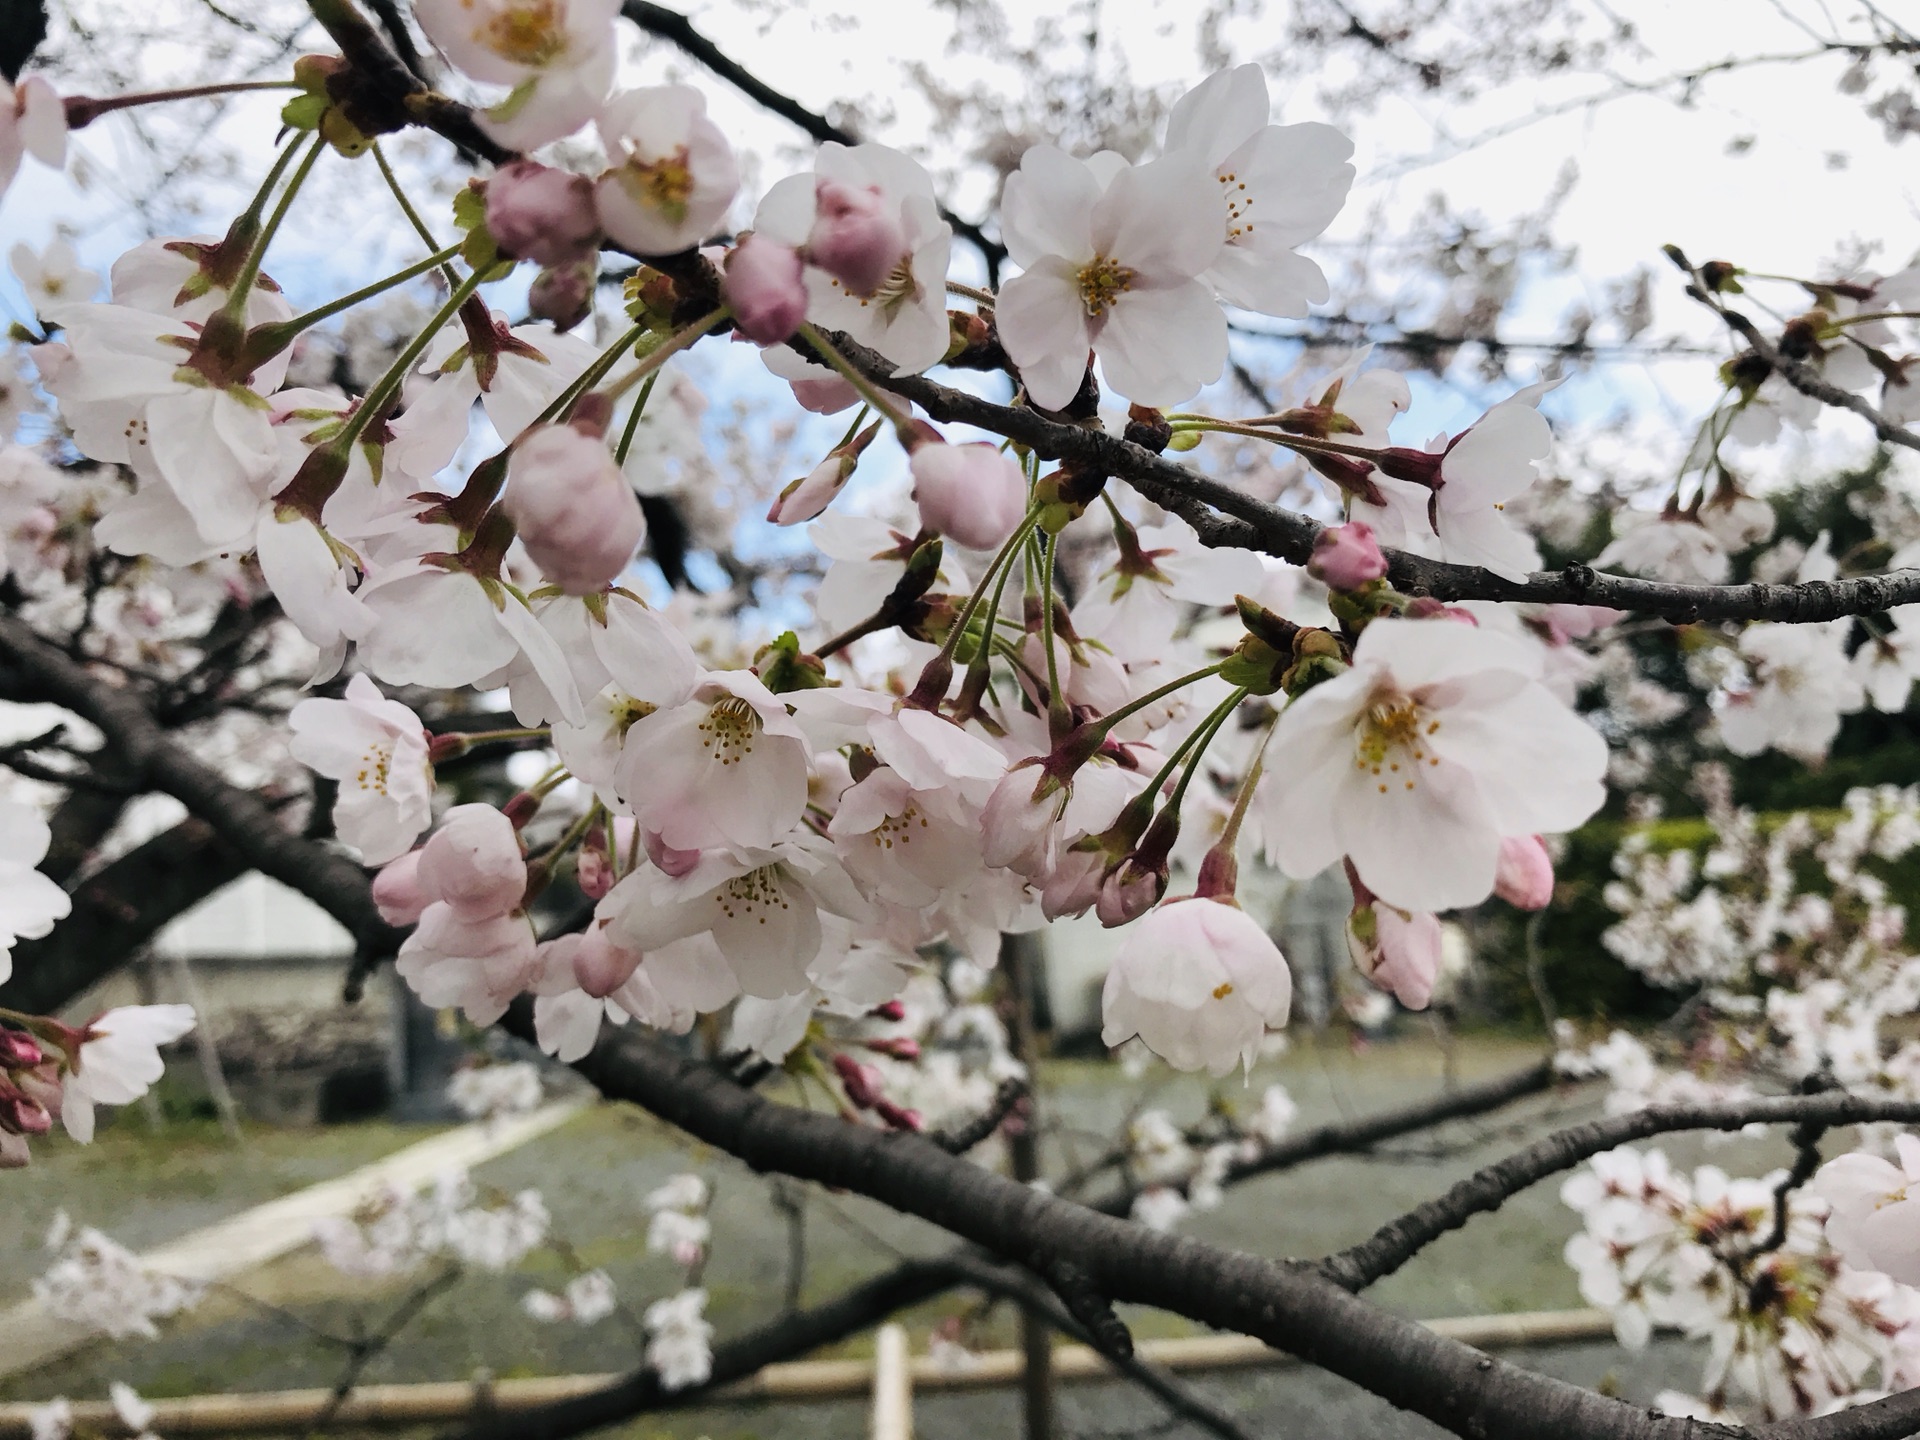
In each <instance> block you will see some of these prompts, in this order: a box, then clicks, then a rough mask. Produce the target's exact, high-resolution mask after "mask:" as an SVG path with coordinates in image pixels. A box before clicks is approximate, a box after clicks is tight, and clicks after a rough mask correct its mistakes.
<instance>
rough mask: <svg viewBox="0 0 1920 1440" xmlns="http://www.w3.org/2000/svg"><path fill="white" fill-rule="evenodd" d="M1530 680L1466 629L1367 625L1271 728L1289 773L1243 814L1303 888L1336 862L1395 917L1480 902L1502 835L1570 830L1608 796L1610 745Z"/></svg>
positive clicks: (1498, 641) (1505, 647) (1506, 649)
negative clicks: (1254, 813)
mask: <svg viewBox="0 0 1920 1440" xmlns="http://www.w3.org/2000/svg"><path fill="white" fill-rule="evenodd" d="M1538 674H1539V666H1538V663H1537V662H1536V661H1535V659H1534V658H1533V656H1532V655H1530V654H1529V653H1528V652H1527V651H1526V650H1524V649H1522V648H1521V647H1520V646H1519V645H1517V644H1516V643H1514V642H1513V641H1510V640H1508V639H1506V638H1505V637H1502V636H1498V635H1494V634H1490V633H1488V632H1486V631H1482V630H1478V629H1475V628H1474V627H1472V626H1468V625H1456V624H1452V623H1448V622H1443V621H1431V620H1376V621H1374V622H1373V623H1372V624H1371V625H1369V626H1368V627H1367V629H1366V631H1365V633H1364V634H1362V635H1361V637H1360V643H1359V645H1358V646H1356V647H1355V649H1354V654H1353V666H1352V668H1351V669H1350V670H1348V671H1347V672H1346V673H1345V674H1342V675H1339V676H1337V677H1335V678H1334V679H1332V680H1328V681H1326V682H1325V683H1324V684H1321V685H1318V686H1315V687H1314V688H1313V689H1311V690H1308V691H1307V692H1306V693H1305V694H1303V695H1301V696H1299V697H1298V698H1296V699H1295V700H1294V701H1293V702H1292V703H1291V704H1290V705H1288V707H1287V708H1286V710H1285V711H1284V712H1282V714H1281V717H1280V722H1279V725H1278V727H1277V728H1276V729H1275V731H1274V739H1273V744H1274V745H1275V746H1276V747H1277V748H1278V749H1279V750H1280V751H1281V752H1282V753H1284V754H1286V755H1287V757H1288V763H1287V765H1286V766H1285V767H1284V769H1277V770H1274V771H1270V772H1269V773H1268V775H1267V777H1266V779H1265V780H1264V781H1263V782H1262V786H1261V789H1260V792H1259V794H1258V796H1257V797H1256V800H1255V804H1256V805H1258V806H1261V807H1263V814H1262V821H1261V833H1262V834H1264V835H1265V836H1267V837H1268V845H1269V847H1270V850H1271V851H1272V853H1273V856H1274V859H1275V860H1276V862H1277V863H1278V864H1279V865H1280V868H1281V869H1283V870H1284V871H1286V873H1287V874H1289V875H1291V876H1293V877H1295V878H1296V879H1306V878H1307V877H1309V876H1311V875H1317V874H1318V873H1319V872H1320V871H1322V870H1324V869H1326V867H1327V866H1328V865H1330V864H1332V863H1334V862H1335V861H1336V860H1338V859H1339V858H1340V857H1341V856H1342V855H1345V856H1347V857H1349V858H1350V859H1351V860H1352V861H1353V863H1354V866H1355V867H1356V869H1357V870H1358V872H1359V875H1360V878H1361V879H1362V880H1363V881H1365V882H1366V885H1367V887H1368V889H1370V890H1372V891H1373V893H1375V894H1376V895H1378V896H1380V898H1381V899H1383V900H1385V901H1387V902H1388V903H1389V904H1391V905H1395V906H1399V907H1401V908H1403V909H1407V910H1429V911H1437V910H1444V909H1450V908H1452V907H1454V906H1458V905H1471V904H1474V903H1476V902H1477V901H1480V900H1483V899H1485V898H1486V897H1487V895H1489V894H1490V893H1492V890H1493V885H1494V879H1495V876H1496V873H1497V871H1498V865H1499V856H1500V842H1501V840H1502V839H1503V838H1504V837H1505V836H1508V835H1516V834H1531V833H1559V832H1561V831H1565V830H1571V829H1573V828H1574V827H1575V826H1577V825H1579V824H1580V823H1581V822H1582V821H1584V820H1585V819H1586V818H1587V817H1588V816H1589V815H1591V814H1592V813H1593V812H1594V811H1595V810H1596V809H1598V808H1599V806H1600V803H1601V800H1602V799H1603V798H1604V790H1603V788H1602V785H1601V777H1602V776H1603V775H1604V773H1605V771H1606V762H1607V747H1606V743H1605V742H1604V741H1603V740H1602V739H1601V738H1600V736H1599V735H1598V734H1597V733H1596V732H1595V731H1594V730H1593V729H1592V728H1591V727H1590V726H1588V725H1587V724H1585V723H1584V722H1583V721H1582V720H1580V719H1579V717H1578V716H1576V715H1575V714H1574V713H1573V712H1572V711H1571V710H1569V709H1567V707H1566V706H1565V705H1563V704H1561V703H1560V702H1559V701H1558V700H1556V699H1554V698H1553V696H1552V695H1551V694H1549V693H1548V691H1547V690H1546V689H1545V687H1544V686H1542V685H1541V684H1540V683H1539V680H1538V678H1537V677H1538Z"/></svg>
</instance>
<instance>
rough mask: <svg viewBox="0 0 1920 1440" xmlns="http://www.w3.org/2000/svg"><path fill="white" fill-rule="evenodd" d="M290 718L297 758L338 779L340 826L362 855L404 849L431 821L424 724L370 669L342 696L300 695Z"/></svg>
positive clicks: (368, 857)
mask: <svg viewBox="0 0 1920 1440" xmlns="http://www.w3.org/2000/svg"><path fill="white" fill-rule="evenodd" d="M287 726H288V728H289V729H290V730H291V731H292V732H293V740H292V743H291V745H290V746H289V749H290V750H291V752H292V754H293V758H294V759H296V760H298V761H299V762H300V763H301V764H303V765H306V766H308V767H310V768H311V769H313V770H314V771H316V772H317V773H319V774H321V775H324V776H326V777H327V778H328V779H329V780H332V781H334V782H336V783H337V784H338V786H339V792H338V795H337V797H336V798H335V800H334V802H333V824H334V829H335V830H336V831H337V832H338V834H339V836H340V838H341V839H342V840H344V841H345V842H346V843H347V844H349V845H351V846H353V847H354V849H356V850H358V851H359V852H360V859H361V861H362V863H364V864H367V865H384V864H386V863H387V862H388V861H389V860H392V859H395V858H396V857H398V856H400V855H402V854H404V853H405V852H406V851H407V850H408V849H409V848H410V847H411V846H412V844H413V842H414V840H415V839H416V838H418V836H419V834H420V832H421V831H423V830H425V829H426V828H427V826H428V825H430V824H432V823H433V766H432V765H431V764H430V763H429V762H428V759H427V732H426V727H425V726H423V725H422V724H421V723H420V719H419V717H418V716H416V715H415V714H414V713H413V711H411V710H409V709H408V708H407V707H406V706H404V705H402V704H401V703H400V702H399V701H397V700H389V699H387V698H386V697H385V696H383V695H382V694H381V693H380V687H379V686H377V685H375V684H374V683H373V681H371V680H369V679H368V678H367V677H366V676H364V675H355V676H354V677H353V678H352V679H350V680H349V681H347V697H346V699H344V700H302V701H301V702H300V703H299V704H298V705H296V706H294V707H293V711H292V713H291V714H290V715H288V717H287Z"/></svg>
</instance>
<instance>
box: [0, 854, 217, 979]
mask: <svg viewBox="0 0 1920 1440" xmlns="http://www.w3.org/2000/svg"><path fill="white" fill-rule="evenodd" d="M252 868H253V867H252V866H251V865H249V864H248V863H247V862H246V861H245V860H244V859H242V858H241V856H240V855H239V854H238V853H237V852H235V851H234V850H233V849H232V848H231V847H230V846H227V845H225V844H222V843H221V841H220V838H219V837H218V836H217V835H215V834H214V832H213V828H212V827H211V826H209V825H208V824H207V823H206V822H205V821H203V820H198V819H194V820H183V821H181V822H180V823H179V824H178V825H176V826H174V827H173V828H172V829H171V830H167V831H164V832H162V833H161V834H159V835H156V836H154V837H153V839H151V840H149V841H147V842H146V843H145V844H143V845H139V846H137V847H135V848H134V849H132V850H130V851H128V852H127V853H126V854H125V855H122V856H121V857H120V858H119V859H117V860H115V861H114V862H113V863H112V864H110V865H108V866H106V867H105V868H104V869H102V870H101V871H100V872H99V873H98V874H96V875H90V876H88V877H87V879H85V880H83V881H82V882H81V883H80V884H79V885H78V886H77V887H76V888H75V889H74V892H73V913H72V914H71V915H69V916H67V918H66V919H64V920H62V921H61V922H60V923H59V924H58V925H56V926H54V928H53V933H52V934H51V935H47V936H44V937H43V938H41V939H39V940H19V941H16V942H15V943H14V947H13V978H12V979H11V980H9V981H8V982H7V983H6V984H5V985H3V986H0V1005H5V1006H7V1007H8V1008H9V1009H12V1010H24V1011H25V1012H26V1013H27V1014H29V1015H51V1014H54V1013H56V1012H57V1011H59V1010H60V1009H61V1008H62V1007H63V1006H65V1005H67V1004H68V1003H69V1002H71V1001H72V1000H73V999H74V998H75V997H76V996H78V995H80V994H82V993H83V992H84V991H86V990H87V989H88V988H90V987H91V986H93V985H94V984H96V983H98V982H99V981H101V980H104V979H105V978H106V977H107V976H109V975H111V974H112V973H113V972H114V971H115V970H117V969H119V968H120V967H121V966H122V965H124V964H125V963H126V962H127V959H128V957H129V956H131V955H132V954H133V952H134V951H136V950H137V949H139V948H140V947H141V946H142V945H144V944H146V943H147V942H148V941H149V940H151V939H152V938H153V937H154V935H155V934H156V933H158V932H159V930H160V928H161V927H162V926H164V925H166V924H167V922H168V921H170V920H172V919H174V918H175V917H176V916H178V915H181V914H184V913H185V912H186V911H188V910H190V909H192V908H193V907H194V906H195V905H197V904H199V903H200V902H201V901H202V900H204V899H206V898H207V896H209V895H211V894H212V893H213V892H214V891H216V890H218V889H219V888H220V887H221V886H222V885H226V884H228V883H230V882H232V881H234V880H238V879H239V878H240V877H241V876H242V875H244V874H246V873H247V871H248V870H250V869H252Z"/></svg>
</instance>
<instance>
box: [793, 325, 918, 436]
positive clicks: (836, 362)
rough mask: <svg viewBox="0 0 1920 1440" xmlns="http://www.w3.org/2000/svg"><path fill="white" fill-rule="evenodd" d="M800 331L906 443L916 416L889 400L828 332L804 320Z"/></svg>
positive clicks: (823, 358)
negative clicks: (830, 339) (832, 342)
mask: <svg viewBox="0 0 1920 1440" xmlns="http://www.w3.org/2000/svg"><path fill="white" fill-rule="evenodd" d="M800 335H801V338H802V339H804V340H805V341H806V342H807V343H808V344H809V345H811V346H812V347H813V348H814V350H815V351H816V352H818V354H819V356H820V358H821V359H822V360H825V361H826V362H827V364H829V365H831V366H832V367H833V368H834V369H835V370H838V371H839V372H840V378H841V379H843V380H845V381H846V382H847V383H848V384H849V385H851V386H853V388H854V389H856V390H858V391H859V392H860V397H861V398H862V399H863V400H865V401H866V402H867V404H869V405H871V406H872V407H873V408H874V409H875V410H878V411H879V412H880V413H881V414H882V415H884V416H886V417H887V419H888V420H889V421H891V422H892V424H893V429H894V433H895V434H897V435H899V436H900V438H901V443H902V444H904V443H906V437H907V436H908V435H909V434H910V433H911V432H912V429H913V417H912V416H911V415H909V414H907V413H906V412H905V411H903V410H902V409H900V407H899V406H898V405H897V404H895V403H894V402H893V401H892V400H889V399H888V398H887V397H886V395H885V393H884V392H882V391H881V389H880V388H879V387H878V386H877V385H875V384H874V383H873V382H872V381H871V380H869V379H867V377H866V376H864V375H862V374H861V373H860V372H859V371H858V370H856V369H854V368H853V362H852V361H850V360H848V359H847V357H846V356H844V355H842V354H841V353H840V352H839V351H838V350H836V349H834V348H833V346H831V345H829V344H828V343H827V338H826V336H824V335H822V334H821V333H820V331H819V330H818V329H816V328H815V327H814V326H813V325H811V324H808V323H807V322H805V321H802V322H801V325H800Z"/></svg>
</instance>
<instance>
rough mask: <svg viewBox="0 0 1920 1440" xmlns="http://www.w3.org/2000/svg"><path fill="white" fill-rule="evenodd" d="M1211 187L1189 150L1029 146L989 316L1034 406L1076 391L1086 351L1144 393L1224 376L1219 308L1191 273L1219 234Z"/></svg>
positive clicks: (1016, 182) (1012, 185) (1154, 401)
mask: <svg viewBox="0 0 1920 1440" xmlns="http://www.w3.org/2000/svg"><path fill="white" fill-rule="evenodd" d="M1215 189H1216V182H1215V180H1214V178H1213V176H1212V175H1210V174H1209V173H1208V172H1207V171H1206V170H1205V169H1203V168H1202V167H1201V165H1200V164H1199V163H1198V162H1197V161H1196V160H1195V159H1193V158H1192V157H1189V156H1186V155H1170V156H1166V157H1163V158H1162V159H1159V160H1155V161H1152V162H1150V163H1148V164H1145V165H1127V164H1126V163H1125V162H1124V161H1122V160H1121V159H1120V158H1119V157H1118V156H1116V155H1112V154H1110V153H1106V152H1103V153H1102V154H1100V155H1096V156H1095V157H1093V159H1091V160H1076V159H1074V158H1073V157H1072V156H1071V155H1068V154H1066V153H1065V152H1064V151H1061V150H1057V149H1055V148H1054V147H1053V146H1051V145H1036V146H1034V147H1033V148H1032V149H1030V150H1028V151H1027V152H1026V154H1025V155H1024V156H1023V157H1022V158H1021V161H1020V168H1019V170H1017V171H1016V172H1015V173H1014V174H1012V175H1010V176H1008V177H1007V187H1006V198H1005V200H1004V201H1003V203H1002V207H1001V224H1002V227H1003V228H1004V230H1005V232H1006V241H1007V249H1008V252H1009V253H1010V254H1011V255H1012V256H1013V259H1014V260H1015V262H1016V263H1018V264H1019V265H1020V266H1021V269H1022V273H1021V274H1020V275H1017V276H1015V277H1014V278H1013V279H1011V280H1009V281H1007V282H1006V284H1005V285H1003V286H1002V287H1001V290H1000V303H999V306H998V308H997V310H996V316H997V325H998V328H999V333H1000V341H1001V343H1002V344H1003V345H1004V346H1005V347H1006V350H1007V354H1008V356H1009V357H1010V358H1011V359H1012V360H1013V362H1014V364H1015V365H1017V366H1018V367H1019V368H1020V378H1021V381H1022V383H1023V384H1024V385H1025V386H1026V389H1027V393H1028V394H1029V395H1030V396H1031V397H1032V398H1033V403H1034V404H1036V405H1038V406H1041V407H1042V408H1043V409H1048V410H1057V409H1059V408H1061V407H1062V406H1064V405H1066V404H1067V402H1068V401H1070V400H1072V399H1073V397H1074V394H1075V393H1076V392H1077V391H1078V390H1079V388H1080V380H1081V376H1082V374H1083V373H1084V371H1085V370H1086V366H1087V352H1088V350H1089V349H1092V350H1094V351H1096V352H1097V353H1098V355H1099V357H1100V366H1101V373H1102V374H1103V375H1104V376H1105V377H1106V381H1107V384H1108V385H1110V386H1112V387H1113V389H1115V390H1116V391H1118V392H1119V393H1120V394H1122V395H1124V396H1125V397H1126V398H1127V399H1129V400H1134V401H1138V402H1139V403H1140V404H1142V405H1163V406H1164V405H1174V404H1178V403H1179V402H1180V401H1182V400H1185V399H1187V398H1188V397H1189V396H1191V395H1192V394H1193V393H1194V392H1195V391H1197V390H1198V389H1199V388H1200V387H1201V386H1202V385H1206V384H1209V383H1211V382H1212V381H1214V380H1217V379H1219V378H1220V372H1221V370H1222V369H1223V368H1224V367H1225V365H1226V361H1227V320H1226V316H1225V315H1223V314H1222V313H1221V312H1220V307H1219V306H1218V305H1217V304H1216V303H1215V301H1214V299H1213V296H1212V294H1211V292H1210V291H1209V289H1208V287H1207V285H1206V284H1205V283H1203V282H1202V281H1201V280H1200V279H1199V278H1198V277H1199V276H1200V275H1201V274H1202V272H1204V271H1205V270H1206V269H1207V267H1208V266H1210V265H1212V264H1213V263H1214V261H1215V260H1217V259H1218V258H1219V255H1220V251H1221V249H1222V247H1223V246H1224V244H1225V240H1226V237H1225V235H1224V233H1223V231H1222V227H1221V226H1220V223H1219V198H1218V195H1217V194H1216V193H1215Z"/></svg>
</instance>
